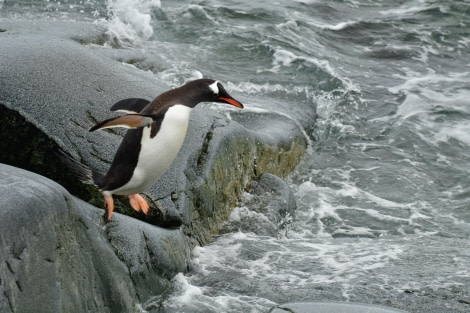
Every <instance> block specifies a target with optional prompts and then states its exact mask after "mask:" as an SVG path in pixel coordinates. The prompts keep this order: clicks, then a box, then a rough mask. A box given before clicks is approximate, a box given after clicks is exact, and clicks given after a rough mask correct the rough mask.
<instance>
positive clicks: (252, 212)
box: [222, 173, 296, 237]
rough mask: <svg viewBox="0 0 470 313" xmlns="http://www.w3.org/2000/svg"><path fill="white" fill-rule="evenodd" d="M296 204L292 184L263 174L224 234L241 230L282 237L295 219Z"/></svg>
mask: <svg viewBox="0 0 470 313" xmlns="http://www.w3.org/2000/svg"><path fill="white" fill-rule="evenodd" d="M295 209H296V202H295V197H294V193H293V192H292V189H291V188H290V186H289V184H288V183H287V182H285V181H284V180H283V179H281V178H279V177H278V176H275V175H273V174H269V173H264V174H262V175H261V176H260V177H259V178H258V179H256V180H254V181H252V182H251V184H250V189H249V190H248V193H246V194H244V196H243V197H242V201H241V202H240V204H239V207H238V208H236V209H235V210H234V211H233V212H232V214H231V215H230V222H229V223H225V224H224V227H223V228H222V231H223V232H233V231H237V230H242V231H245V232H253V233H255V234H258V235H262V236H274V237H276V236H280V235H281V236H282V235H283V234H285V233H286V231H287V230H288V227H289V225H290V224H291V222H292V220H293V218H294V216H295Z"/></svg>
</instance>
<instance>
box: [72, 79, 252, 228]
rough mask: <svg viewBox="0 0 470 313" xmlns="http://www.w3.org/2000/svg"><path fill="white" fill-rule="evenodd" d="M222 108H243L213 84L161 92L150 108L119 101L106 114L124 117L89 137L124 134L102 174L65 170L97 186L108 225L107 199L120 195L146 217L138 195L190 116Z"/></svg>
mask: <svg viewBox="0 0 470 313" xmlns="http://www.w3.org/2000/svg"><path fill="white" fill-rule="evenodd" d="M203 101H206V102H223V103H228V104H230V105H233V106H235V107H237V108H243V105H242V104H241V103H240V102H239V101H237V100H235V99H234V98H232V97H231V96H230V95H229V94H228V93H227V91H225V89H224V87H223V86H222V84H221V83H220V82H218V81H215V80H212V79H198V80H194V81H191V82H189V83H187V84H185V85H183V86H181V87H179V88H175V89H172V90H169V91H166V92H164V93H162V94H161V95H159V96H158V97H156V98H155V99H154V100H153V101H152V102H150V101H147V100H145V99H136V98H132V99H124V100H121V101H119V102H117V103H115V104H114V105H113V106H112V107H111V111H119V112H125V113H127V114H125V115H121V116H118V117H114V118H111V119H108V120H105V121H103V122H100V123H98V124H96V125H95V126H93V127H92V128H91V129H90V132H92V131H95V130H98V129H104V128H111V127H124V128H129V130H128V131H127V133H126V135H125V136H124V138H123V140H122V142H121V145H120V146H119V148H118V149H117V151H116V154H115V156H114V159H113V161H112V163H111V166H110V168H109V170H108V172H107V173H106V174H103V173H98V172H95V171H93V170H91V169H89V168H87V167H85V166H83V165H81V164H80V165H79V164H76V163H75V165H73V164H71V163H73V162H68V163H69V165H71V166H72V167H74V168H73V169H74V170H75V172H76V173H77V174H79V176H80V177H81V178H82V180H83V181H84V182H88V183H91V184H94V185H96V186H97V187H98V188H99V190H100V191H101V193H102V194H103V197H104V200H105V209H106V212H107V220H108V221H109V220H110V219H111V216H112V214H113V210H114V202H113V197H112V195H113V194H114V195H125V196H127V197H128V198H129V202H130V205H131V207H132V208H133V209H134V210H136V211H138V212H143V213H144V214H147V211H148V209H149V205H148V204H147V202H146V201H145V199H144V198H143V197H142V196H141V195H139V193H141V192H144V191H145V190H147V189H148V188H149V187H150V186H151V185H152V184H153V183H154V182H155V181H156V180H157V179H158V178H159V177H160V176H161V175H162V174H163V173H165V171H166V170H167V169H168V168H169V167H170V165H171V164H172V163H173V161H174V159H175V158H176V155H177V154H178V151H179V150H180V148H181V146H182V144H183V141H184V138H185V137H186V132H187V129H188V124H189V114H190V112H191V110H192V109H193V108H194V107H195V106H196V105H197V104H198V103H200V102H203Z"/></svg>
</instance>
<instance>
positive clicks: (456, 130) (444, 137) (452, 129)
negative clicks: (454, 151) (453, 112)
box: [435, 122, 470, 146]
mask: <svg viewBox="0 0 470 313" xmlns="http://www.w3.org/2000/svg"><path fill="white" fill-rule="evenodd" d="M435 139H436V141H437V142H449V140H450V139H455V140H457V141H459V142H461V143H463V144H465V145H467V146H470V123H468V122H462V123H460V124H457V125H453V126H448V127H443V128H441V129H440V130H439V132H437V133H436V135H435Z"/></svg>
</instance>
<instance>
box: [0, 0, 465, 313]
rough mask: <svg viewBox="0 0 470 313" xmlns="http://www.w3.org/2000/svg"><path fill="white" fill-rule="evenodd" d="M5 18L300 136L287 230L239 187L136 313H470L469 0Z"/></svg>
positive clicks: (42, 9) (31, 13)
mask: <svg viewBox="0 0 470 313" xmlns="http://www.w3.org/2000/svg"><path fill="white" fill-rule="evenodd" d="M0 14H1V15H0V17H3V18H14V19H15V18H16V19H22V18H36V19H50V20H54V19H57V20H78V21H85V22H89V23H94V24H96V26H97V27H101V28H102V29H103V32H104V33H105V34H106V40H105V42H104V43H99V44H98V43H90V44H89V45H88V46H89V47H90V49H94V50H95V51H96V52H97V53H104V54H106V55H107V56H110V57H112V58H114V59H116V60H117V61H119V62H124V63H128V64H131V65H132V66H135V67H137V68H139V69H140V70H142V71H148V72H150V73H151V74H152V75H153V76H154V77H155V78H156V79H158V80H161V81H164V82H166V84H168V85H169V86H170V87H176V86H179V85H181V84H182V83H184V82H186V81H188V80H191V79H195V78H200V77H211V78H214V79H218V80H220V81H221V82H223V83H224V84H225V85H226V88H227V90H229V92H230V93H231V94H232V95H233V96H234V97H235V98H237V99H239V100H240V101H241V102H242V103H244V104H245V106H246V108H247V109H250V110H261V111H262V110H269V111H271V112H276V113H278V114H283V115H285V116H288V117H290V118H291V119H293V120H295V121H296V122H297V123H298V124H299V125H301V126H302V128H303V130H304V132H305V135H306V138H307V140H308V142H309V147H308V151H307V154H306V155H305V157H304V158H303V160H302V161H301V163H300V164H299V165H298V166H297V168H296V170H295V171H294V172H293V173H292V174H291V175H290V176H289V177H288V178H287V181H288V183H289V184H290V186H291V188H292V189H293V191H294V194H295V198H296V201H297V211H296V215H295V217H292V218H291V219H290V220H289V223H288V226H287V227H286V228H280V230H279V232H278V233H277V234H271V235H266V232H263V231H262V229H260V227H262V226H263V225H265V221H266V217H265V216H264V215H263V214H262V213H260V212H258V211H257V210H256V208H253V207H250V205H249V204H250V201H249V199H250V197H252V195H250V194H249V193H246V194H245V195H244V196H243V199H242V201H241V202H240V205H239V207H237V208H235V209H234V211H233V213H232V215H231V217H230V219H229V221H227V224H226V225H224V229H223V231H222V233H221V234H220V235H219V236H217V237H215V238H214V239H213V241H212V242H211V243H210V244H208V245H206V246H204V247H197V248H196V249H195V250H194V251H193V256H194V258H193V264H192V270H191V271H190V272H189V273H187V274H178V275H177V276H176V277H175V278H174V284H173V288H172V289H171V290H169V291H168V293H167V294H165V295H156V296H155V297H154V298H151V299H150V300H149V301H147V302H146V303H139V304H136V305H138V306H139V307H140V308H141V309H142V311H155V310H158V311H160V312H267V311H268V310H269V309H270V308H271V307H273V306H275V305H277V304H280V303H284V302H291V301H328V300H333V301H352V302H365V303H373V304H380V305H387V306H391V307H396V308H401V309H405V310H408V311H410V312H423V313H424V312H470V304H469V303H470V178H469V173H470V58H469V57H470V25H469V23H470V3H469V2H467V1H457V0H453V1H444V0H411V1H385V0H368V1H357V0H344V1H339V0H338V1H321V0H306V1H300V0H297V1H294V0H292V1H287V0H284V1H256V2H254V1H248V0H239V1H234V0H233V1H221V0H207V1H165V0H109V1H101V0H73V1H70V0H68V1H63V0H61V1H53V0H47V1H5V0H2V1H0ZM0 27H1V20H0Z"/></svg>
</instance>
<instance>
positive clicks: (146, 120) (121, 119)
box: [89, 114, 153, 132]
mask: <svg viewBox="0 0 470 313" xmlns="http://www.w3.org/2000/svg"><path fill="white" fill-rule="evenodd" d="M152 123H153V118H152V117H150V116H149V115H142V114H126V115H121V116H118V117H113V118H110V119H107V120H105V121H102V122H99V123H98V124H96V125H95V126H93V127H92V128H90V130H89V131H90V132H92V131H95V130H97V129H104V128H112V127H124V128H140V127H145V126H150V125H151V124H152Z"/></svg>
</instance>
